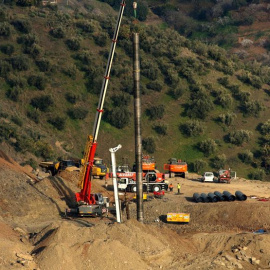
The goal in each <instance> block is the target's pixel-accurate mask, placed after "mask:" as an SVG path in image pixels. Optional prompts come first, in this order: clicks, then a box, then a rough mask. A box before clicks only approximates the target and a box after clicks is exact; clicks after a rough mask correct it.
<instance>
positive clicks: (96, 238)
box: [0, 151, 270, 270]
mask: <svg viewBox="0 0 270 270" xmlns="http://www.w3.org/2000/svg"><path fill="white" fill-rule="evenodd" d="M197 177H198V176H197V175H189V178H188V179H177V178H173V179H169V180H170V181H171V182H172V183H173V185H174V187H175V188H176V186H177V183H181V185H182V188H181V194H180V195H178V194H177V193H175V191H173V192H166V193H165V196H164V197H163V198H161V199H157V198H153V194H149V197H152V199H151V200H149V201H147V202H145V203H144V206H143V207H144V223H139V222H137V220H136V203H134V202H132V197H133V194H127V196H128V198H129V199H130V203H129V204H128V206H129V210H130V216H131V219H129V220H127V218H126V208H125V209H124V210H123V212H122V217H123V223H121V224H118V223H116V220H115V216H114V215H113V214H109V215H108V216H104V217H102V218H99V217H98V218H76V217H65V209H66V208H68V207H72V206H74V204H75V199H74V192H78V191H79V190H78V188H77V185H76V184H77V181H78V173H67V172H62V173H61V174H60V175H57V176H56V177H48V178H44V179H42V180H41V177H36V176H35V175H32V174H31V172H30V170H29V168H28V169H27V168H22V167H21V166H19V165H18V164H16V162H14V161H13V160H12V159H10V158H9V157H7V156H6V155H5V154H4V153H2V152H1V151H0V181H1V189H0V226H1V230H0V269H32V270H33V269H41V270H43V269H44V270H47V269H48V270H53V269H57V270H59V269H71V270H73V269H74V270H75V269H76V270H78V269H102V270H103V269H205V270H206V269H248V270H249V269H270V235H269V234H268V231H269V230H270V222H269V216H270V207H269V206H270V205H269V204H270V201H268V200H263V201H261V200H259V199H261V198H268V197H269V191H270V183H268V182H261V181H249V180H245V179H235V180H233V181H232V182H231V184H221V183H202V182H200V181H198V179H197ZM105 184H106V183H105V181H104V180H99V179H94V180H93V192H96V193H98V192H101V193H103V195H104V196H107V197H109V198H110V199H111V201H113V191H112V182H111V180H109V181H108V183H107V184H108V186H107V188H106V185H105ZM224 190H227V191H229V192H231V193H234V192H235V191H237V190H241V191H242V192H243V193H245V194H246V195H247V196H248V199H247V200H246V201H234V202H217V203H195V202H193V200H192V195H193V193H194V192H198V193H202V192H205V193H208V192H213V191H220V192H223V191H224ZM120 199H121V200H123V199H124V195H120ZM169 212H187V213H190V216H191V221H190V223H189V224H169V223H166V222H165V217H166V214H167V213H169ZM258 230H261V231H258Z"/></svg>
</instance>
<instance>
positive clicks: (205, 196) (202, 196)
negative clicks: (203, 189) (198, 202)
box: [200, 193, 210, 203]
mask: <svg viewBox="0 0 270 270" xmlns="http://www.w3.org/2000/svg"><path fill="white" fill-rule="evenodd" d="M200 197H201V198H202V201H203V202H206V203H208V202H209V201H210V200H209V197H208V196H207V195H206V194H205V193H202V194H201V196H200Z"/></svg>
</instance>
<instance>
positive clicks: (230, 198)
mask: <svg viewBox="0 0 270 270" xmlns="http://www.w3.org/2000/svg"><path fill="white" fill-rule="evenodd" d="M223 195H224V197H225V199H226V200H227V201H229V202H233V201H235V196H234V195H232V194H231V193H230V192H229V191H223Z"/></svg>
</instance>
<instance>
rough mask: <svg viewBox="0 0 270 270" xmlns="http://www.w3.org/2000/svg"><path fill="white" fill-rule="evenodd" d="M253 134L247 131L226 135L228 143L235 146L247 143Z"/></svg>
mask: <svg viewBox="0 0 270 270" xmlns="http://www.w3.org/2000/svg"><path fill="white" fill-rule="evenodd" d="M252 135H253V133H252V132H251V131H249V130H243V129H241V130H237V131H232V132H231V133H229V135H228V140H229V142H230V143H232V144H235V145H242V144H243V143H244V142H249V141H250V140H251V137H252Z"/></svg>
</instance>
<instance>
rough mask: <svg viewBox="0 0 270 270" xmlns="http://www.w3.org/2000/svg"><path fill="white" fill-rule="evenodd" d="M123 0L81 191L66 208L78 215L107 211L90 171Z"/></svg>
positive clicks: (90, 214)
mask: <svg viewBox="0 0 270 270" xmlns="http://www.w3.org/2000/svg"><path fill="white" fill-rule="evenodd" d="M125 5H126V4H125V0H122V1H121V4H120V10H119V14H118V18H117V22H116V26H115V30H114V35H113V39H112V44H111V49H110V53H109V56H108V61H107V65H106V70H105V74H104V78H103V83H102V87H101V92H100V97H99V102H98V108H97V112H96V117H95V122H94V126H93V132H92V135H90V136H88V138H87V143H86V147H85V154H84V160H85V162H84V164H83V168H82V170H81V175H80V180H79V183H78V185H79V187H80V188H81V191H80V192H78V193H76V201H77V207H76V208H74V209H67V214H69V213H74V214H77V215H79V216H96V215H102V214H103V213H106V212H107V211H108V200H107V199H106V198H104V197H103V196H102V194H98V195H97V194H92V193H91V191H92V182H91V181H92V173H93V166H94V157H95V154H96V148H97V138H98V133H99V128H100V123H101V117H102V113H103V106H104V101H105V96H106V92H107V87H108V83H109V79H110V71H111V67H112V61H113V57H114V52H115V47H116V42H117V38H118V33H119V29H120V24H121V20H122V17H123V12H124V8H125Z"/></svg>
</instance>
